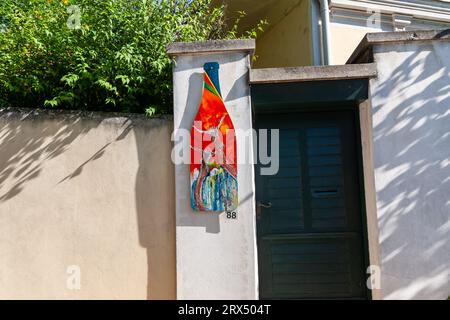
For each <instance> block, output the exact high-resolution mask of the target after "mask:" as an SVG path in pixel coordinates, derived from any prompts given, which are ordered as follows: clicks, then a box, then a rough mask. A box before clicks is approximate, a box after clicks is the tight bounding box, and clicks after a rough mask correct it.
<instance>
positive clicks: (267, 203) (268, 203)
mask: <svg viewBox="0 0 450 320" xmlns="http://www.w3.org/2000/svg"><path fill="white" fill-rule="evenodd" d="M258 207H262V208H271V207H272V202H270V201H269V202H260V201H258Z"/></svg>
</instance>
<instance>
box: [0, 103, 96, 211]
mask: <svg viewBox="0 0 450 320" xmlns="http://www.w3.org/2000/svg"><path fill="white" fill-rule="evenodd" d="M48 115H49V118H50V119H53V120H54V121H55V122H56V123H55V125H52V126H44V127H43V128H42V129H40V130H39V131H38V132H39V135H35V133H36V128H35V127H34V128H33V126H17V125H15V124H17V123H18V122H20V121H33V120H34V118H35V117H39V116H40V113H39V112H34V111H31V110H25V109H21V110H15V109H2V110H0V117H1V121H2V122H4V123H2V125H1V128H0V152H1V156H0V203H1V202H4V201H7V200H9V199H11V198H13V197H15V196H16V195H18V194H19V193H20V192H21V191H22V190H23V189H24V188H25V187H26V183H27V182H29V181H31V180H33V179H36V178H37V177H38V176H39V174H40V173H41V169H42V168H41V164H42V161H45V160H49V159H53V158H55V157H57V156H58V155H60V154H61V153H63V152H64V151H65V150H66V149H67V148H68V147H69V146H70V144H71V143H72V142H73V141H74V140H75V139H76V138H77V137H78V136H79V135H83V134H86V133H87V132H89V131H90V130H91V129H93V128H95V127H96V125H95V123H94V122H89V124H86V125H84V126H83V127H82V128H80V129H79V130H73V128H74V127H75V126H76V124H78V122H79V121H80V118H79V116H78V115H77V114H73V115H70V114H67V115H66V116H65V117H64V119H62V118H58V112H55V113H48ZM6 180H10V183H8V187H6V186H5V185H6Z"/></svg>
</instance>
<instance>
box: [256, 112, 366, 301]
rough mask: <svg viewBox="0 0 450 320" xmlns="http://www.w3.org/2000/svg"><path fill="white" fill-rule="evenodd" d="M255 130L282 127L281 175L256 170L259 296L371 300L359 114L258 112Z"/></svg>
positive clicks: (264, 297)
mask: <svg viewBox="0 0 450 320" xmlns="http://www.w3.org/2000/svg"><path fill="white" fill-rule="evenodd" d="M256 127H257V128H268V129H270V128H279V129H280V131H279V136H280V148H279V152H280V170H279V171H278V173H277V174H276V175H273V176H262V175H260V171H259V167H258V166H257V168H256V169H257V170H256V174H257V176H256V177H257V179H256V190H257V191H256V195H257V201H258V208H257V226H258V230H257V231H258V256H259V257H258V258H259V280H260V281H259V283H260V297H261V299H290V298H292V299H302V298H307V299H310V298H312V299H315V298H318V299H322V298H325V299H327V298H330V299H332V298H366V295H367V291H366V288H365V270H364V269H365V268H364V265H365V264H364V253H363V248H364V245H363V243H364V242H363V228H362V218H361V209H360V194H359V193H360V189H359V183H358V166H357V162H358V161H357V154H356V133H355V115H354V113H353V112H352V111H340V112H335V113H331V112H320V113H287V114H268V115H264V114H262V115H261V114H259V115H257V117H256ZM269 132H270V130H269ZM269 145H270V144H269Z"/></svg>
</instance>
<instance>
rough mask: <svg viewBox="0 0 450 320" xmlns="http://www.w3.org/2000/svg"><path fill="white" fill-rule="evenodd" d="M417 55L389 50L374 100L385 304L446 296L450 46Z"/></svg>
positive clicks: (406, 49)
mask: <svg viewBox="0 0 450 320" xmlns="http://www.w3.org/2000/svg"><path fill="white" fill-rule="evenodd" d="M417 48H418V47H417V45H416V44H412V45H398V46H396V47H395V48H391V47H389V48H388V49H386V51H384V52H383V53H382V54H385V56H383V57H381V58H380V57H379V60H378V61H377V63H378V65H379V69H380V70H381V73H380V77H379V79H378V81H377V83H378V85H377V86H376V89H375V91H374V92H373V93H372V95H373V96H374V97H376V100H375V101H376V102H375V103H374V105H373V115H374V118H373V119H374V123H373V127H374V129H373V130H374V131H373V133H374V154H375V159H374V162H375V174H376V183H377V204H378V216H379V230H380V239H379V240H380V248H381V256H382V268H383V274H384V275H385V278H384V279H385V281H383V283H382V289H383V291H384V295H385V297H386V298H400V299H413V298H422V299H433V298H441V297H440V295H442V297H444V296H446V295H448V293H449V292H450V242H449V239H450V222H449V221H450V201H449V199H450V196H449V195H450V111H449V106H450V64H449V62H448V59H444V57H447V56H448V50H449V49H450V46H449V45H448V44H447V45H446V46H438V45H436V46H435V45H433V44H429V45H422V46H421V47H420V50H418V49H417ZM446 50H447V51H446ZM394 51H395V52H394ZM393 65H394V66H395V68H392V66H393ZM398 288H401V289H398Z"/></svg>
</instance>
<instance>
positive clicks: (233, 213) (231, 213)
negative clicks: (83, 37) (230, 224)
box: [227, 211, 237, 219]
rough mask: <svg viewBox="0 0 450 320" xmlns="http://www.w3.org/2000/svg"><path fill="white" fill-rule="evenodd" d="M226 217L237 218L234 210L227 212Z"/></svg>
mask: <svg viewBox="0 0 450 320" xmlns="http://www.w3.org/2000/svg"><path fill="white" fill-rule="evenodd" d="M227 219H237V214H236V212H235V211H229V212H227Z"/></svg>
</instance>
